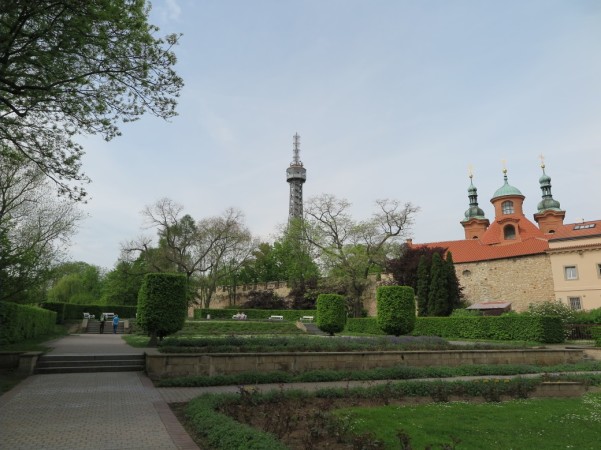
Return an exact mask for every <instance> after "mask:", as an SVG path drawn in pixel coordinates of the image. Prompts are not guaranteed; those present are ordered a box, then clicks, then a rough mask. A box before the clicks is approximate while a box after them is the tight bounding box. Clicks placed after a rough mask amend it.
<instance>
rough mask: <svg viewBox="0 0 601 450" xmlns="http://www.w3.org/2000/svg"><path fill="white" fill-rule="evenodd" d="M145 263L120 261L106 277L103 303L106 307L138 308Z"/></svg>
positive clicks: (141, 260) (138, 260)
mask: <svg viewBox="0 0 601 450" xmlns="http://www.w3.org/2000/svg"><path fill="white" fill-rule="evenodd" d="M146 272H147V271H146V269H145V267H144V261H143V259H141V258H138V259H137V260H136V261H133V262H129V261H119V262H118V263H117V265H116V266H115V268H114V269H113V270H111V271H110V272H108V273H107V274H106V276H105V277H104V283H103V287H102V302H101V303H103V304H105V305H126V306H136V304H137V303H138V291H139V290H140V287H141V286H142V282H143V281H144V274H145V273H146Z"/></svg>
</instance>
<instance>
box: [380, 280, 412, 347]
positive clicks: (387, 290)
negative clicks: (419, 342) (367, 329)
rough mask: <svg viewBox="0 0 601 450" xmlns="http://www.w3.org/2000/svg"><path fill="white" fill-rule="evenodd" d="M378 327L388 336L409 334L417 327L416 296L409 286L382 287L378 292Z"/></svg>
mask: <svg viewBox="0 0 601 450" xmlns="http://www.w3.org/2000/svg"><path fill="white" fill-rule="evenodd" d="M376 302H377V308H378V326H379V327H380V328H381V329H382V331H384V333H386V334H392V335H394V336H400V335H401V334H409V333H411V331H413V328H414V326H415V295H414V293H413V288H411V287H409V286H380V287H379V288H378V289H377V291H376Z"/></svg>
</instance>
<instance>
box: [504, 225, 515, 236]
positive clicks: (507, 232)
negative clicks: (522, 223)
mask: <svg viewBox="0 0 601 450" xmlns="http://www.w3.org/2000/svg"><path fill="white" fill-rule="evenodd" d="M503 236H504V237H505V239H515V227H514V226H513V225H507V226H506V227H505V228H503Z"/></svg>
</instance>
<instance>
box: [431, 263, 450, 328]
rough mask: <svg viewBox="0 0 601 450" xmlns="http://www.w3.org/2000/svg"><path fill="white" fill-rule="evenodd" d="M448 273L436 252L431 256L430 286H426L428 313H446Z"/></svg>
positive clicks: (435, 314)
mask: <svg viewBox="0 0 601 450" xmlns="http://www.w3.org/2000/svg"><path fill="white" fill-rule="evenodd" d="M447 281H448V275H447V270H446V267H445V265H444V261H443V259H442V258H441V257H440V255H439V254H438V253H435V254H434V256H432V268H431V269H430V286H429V288H428V315H429V316H445V315H447V303H448V295H449V294H448V290H447Z"/></svg>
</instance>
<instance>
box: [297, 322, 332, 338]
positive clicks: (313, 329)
mask: <svg viewBox="0 0 601 450" xmlns="http://www.w3.org/2000/svg"><path fill="white" fill-rule="evenodd" d="M303 325H305V328H306V330H307V334H315V335H318V336H327V335H328V333H324V332H323V331H321V330H320V329H319V328H317V325H315V324H314V323H306V322H305V323H303Z"/></svg>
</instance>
